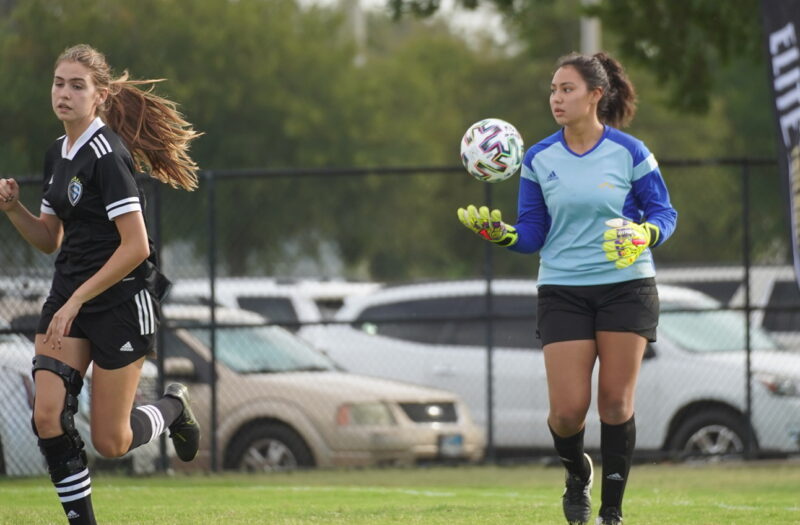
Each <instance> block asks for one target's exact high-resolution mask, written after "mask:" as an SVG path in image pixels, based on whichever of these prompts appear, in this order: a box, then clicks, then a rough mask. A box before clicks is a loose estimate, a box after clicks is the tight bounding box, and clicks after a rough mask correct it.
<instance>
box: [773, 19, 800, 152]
mask: <svg viewBox="0 0 800 525" xmlns="http://www.w3.org/2000/svg"><path fill="white" fill-rule="evenodd" d="M769 52H770V54H771V55H772V73H773V75H774V76H775V82H774V86H775V91H776V93H780V95H779V96H778V97H777V98H776V100H775V106H776V107H777V109H778V112H779V122H780V126H781V135H783V142H784V144H785V145H786V147H787V148H789V149H790V150H791V148H792V146H793V145H794V144H792V135H791V133H790V131H791V130H792V129H796V130H797V133H800V49H798V47H797V33H796V32H795V29H794V24H793V23H791V22H790V23H788V24H786V26H784V27H782V28H781V29H779V30H777V31H775V32H773V33H771V34H770V35H769ZM794 106H797V107H794ZM793 107H794V109H791V108H793Z"/></svg>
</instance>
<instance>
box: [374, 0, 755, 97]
mask: <svg viewBox="0 0 800 525" xmlns="http://www.w3.org/2000/svg"><path fill="white" fill-rule="evenodd" d="M484 2H485V3H490V4H492V5H494V6H495V7H497V8H498V10H499V11H500V12H502V13H504V14H505V15H506V16H507V17H508V19H509V21H510V22H511V23H512V24H515V25H516V26H517V27H520V28H522V29H523V31H520V32H519V35H520V38H521V39H522V40H525V41H527V42H528V43H529V44H530V45H529V49H532V50H535V49H538V48H539V46H538V45H537V44H539V43H541V41H542V38H541V37H542V32H541V31H536V29H540V28H541V27H542V24H541V21H542V19H543V18H545V19H550V20H551V21H553V22H555V23H556V24H557V27H560V28H561V29H562V31H558V32H548V33H546V35H547V36H548V37H549V38H551V39H553V38H554V39H556V40H561V42H562V43H563V42H564V41H567V42H569V43H574V40H570V38H569V37H568V36H567V35H568V34H569V31H568V29H569V28H570V27H575V26H577V23H578V17H576V16H574V15H577V14H581V15H584V16H596V17H598V18H599V19H600V21H601V22H602V26H603V29H604V30H607V31H610V32H612V33H614V34H615V35H616V36H617V37H618V38H619V47H618V50H619V51H620V53H621V55H622V56H623V58H625V59H627V60H629V61H634V62H637V63H639V64H641V65H642V66H643V67H645V68H646V69H647V70H649V71H650V72H651V73H653V74H654V75H655V76H656V78H658V80H659V81H660V82H664V83H666V84H668V85H669V86H670V93H671V103H672V104H673V105H674V106H675V107H678V108H681V109H688V110H706V109H708V107H709V104H710V99H711V97H712V95H713V91H714V89H715V88H716V87H718V83H717V82H718V81H719V79H718V78H717V72H718V71H719V70H720V68H722V67H723V66H726V65H728V64H730V63H732V62H733V61H735V60H737V59H740V58H742V57H746V58H747V59H748V60H749V61H750V62H751V63H753V64H758V63H760V62H762V61H763V55H762V51H761V47H762V43H761V26H760V21H761V14H760V11H759V5H760V4H759V2H758V0H726V1H724V2H719V1H716V0H681V1H678V2H676V1H674V0H648V1H647V2H641V1H639V0H599V1H598V2H597V3H594V4H583V3H581V2H575V1H568V2H554V1H553V0H523V1H516V2H515V1H512V0H484ZM387 3H388V5H389V7H390V9H391V11H392V13H393V14H394V16H395V17H396V18H400V17H402V16H404V15H406V14H413V15H416V16H421V17H427V16H430V15H432V14H433V13H435V12H436V11H438V9H439V2H438V1H437V0H387ZM457 3H458V4H460V5H461V6H462V7H464V8H465V9H474V8H475V7H477V6H478V5H479V4H480V3H481V1H480V0H458V2H457ZM554 9H555V10H559V11H562V12H563V11H564V10H567V9H568V10H569V11H570V12H571V13H572V15H573V16H572V17H570V18H565V17H558V18H557V19H555V20H553V19H552V17H551V14H552V12H553V10H554ZM564 29H567V30H566V31H565V30H564ZM551 42H552V40H551ZM566 48H567V47H566V46H565V47H562V51H561V52H563V49H566Z"/></svg>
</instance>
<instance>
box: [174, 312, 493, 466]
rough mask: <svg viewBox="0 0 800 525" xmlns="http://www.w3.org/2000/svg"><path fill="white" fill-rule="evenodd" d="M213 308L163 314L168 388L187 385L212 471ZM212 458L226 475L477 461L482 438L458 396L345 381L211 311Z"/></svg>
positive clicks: (291, 343)
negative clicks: (214, 403) (213, 406)
mask: <svg viewBox="0 0 800 525" xmlns="http://www.w3.org/2000/svg"><path fill="white" fill-rule="evenodd" d="M211 310H212V309H211V308H210V307H204V306H196V305H181V304H167V305H165V307H164V316H165V319H166V320H167V329H166V330H164V337H165V343H164V346H163V349H162V354H163V357H164V370H165V374H166V377H167V379H168V380H178V381H181V382H184V383H186V384H187V385H188V386H189V390H190V393H191V396H192V401H193V405H194V412H195V416H196V418H197V419H198V422H199V424H200V426H201V428H202V429H204V434H203V439H202V440H201V442H200V445H201V448H200V452H199V454H198V459H197V460H195V462H194V464H196V465H199V466H200V467H203V468H209V467H210V465H211V463H210V460H211V446H212V443H214V441H213V440H212V439H211V435H210V433H211V432H212V426H211V397H210V396H211V386H210V385H211V382H212V368H211V360H212V352H211V348H212V331H211V329H210V328H209V322H210V320H211V319H210V315H211ZM215 316H216V322H217V325H218V326H217V328H216V329H215V330H214V332H215V334H216V335H215V337H214V340H215V341H216V345H215V346H214V348H215V351H214V355H215V356H216V367H215V368H214V371H215V375H214V377H215V378H216V381H217V383H216V399H217V411H216V415H217V421H218V425H217V430H216V446H217V448H216V453H217V457H218V458H219V464H220V465H221V466H222V467H223V468H226V469H238V470H247V471H266V470H276V469H292V468H297V467H311V466H320V467H323V466H358V465H383V464H392V465H396V464H412V463H415V462H419V461H426V460H437V459H443V458H444V459H459V460H467V461H477V460H479V459H481V457H482V456H483V452H484V448H485V436H484V431H483V430H482V429H481V428H480V427H478V426H477V425H475V424H474V423H473V422H472V418H471V416H470V413H469V410H468V409H467V407H466V405H465V404H464V403H463V402H462V401H461V400H460V399H459V397H458V396H456V395H455V394H452V393H450V392H446V391H443V390H440V389H432V388H427V387H422V386H417V385H411V384H406V383H401V382H398V381H390V380H386V379H378V378H370V377H364V376H360V375H356V374H351V373H348V372H345V371H344V370H342V369H341V368H339V367H338V366H337V365H335V364H334V363H333V362H332V361H331V360H330V359H329V358H328V357H326V356H325V355H323V354H322V353H320V352H318V351H316V350H315V349H314V348H312V347H311V346H310V345H309V344H308V343H307V342H305V341H304V340H303V339H301V338H299V337H297V336H296V335H294V334H292V333H290V332H289V331H287V330H285V329H283V328H281V327H280V326H277V325H270V326H267V325H265V323H266V322H267V321H266V319H265V318H264V317H262V316H260V315H258V314H256V313H254V312H249V311H246V310H241V309H231V308H226V307H217V308H215Z"/></svg>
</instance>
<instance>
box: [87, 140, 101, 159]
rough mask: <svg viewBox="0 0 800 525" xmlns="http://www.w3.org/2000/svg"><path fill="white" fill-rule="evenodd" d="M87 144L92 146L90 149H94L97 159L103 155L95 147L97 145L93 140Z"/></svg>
mask: <svg viewBox="0 0 800 525" xmlns="http://www.w3.org/2000/svg"><path fill="white" fill-rule="evenodd" d="M89 146H91V147H92V149H93V150H94V154H95V155H97V158H98V159H99V158H100V157H102V156H103V154H102V153H100V151H99V150H98V149H97V146H95V145H94V141H92V142H90V143H89Z"/></svg>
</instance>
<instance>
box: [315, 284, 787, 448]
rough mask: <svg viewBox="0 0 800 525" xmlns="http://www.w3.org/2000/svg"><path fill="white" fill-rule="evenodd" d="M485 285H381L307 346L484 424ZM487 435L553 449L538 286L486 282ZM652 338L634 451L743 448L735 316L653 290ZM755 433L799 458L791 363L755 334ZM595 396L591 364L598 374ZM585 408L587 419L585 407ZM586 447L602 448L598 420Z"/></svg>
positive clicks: (351, 303) (508, 443)
mask: <svg viewBox="0 0 800 525" xmlns="http://www.w3.org/2000/svg"><path fill="white" fill-rule="evenodd" d="M486 286H487V285H486V282H485V281H480V280H473V281H456V282H434V283H425V284H412V285H401V286H393V287H386V288H384V289H381V290H378V291H376V292H374V293H372V294H369V295H365V296H361V297H353V298H350V299H347V300H346V301H345V305H344V306H343V307H342V309H341V310H340V311H339V313H338V314H337V315H336V320H337V321H339V322H340V324H335V325H331V326H329V327H328V329H327V330H326V331H325V333H324V334H322V333H320V334H318V335H319V338H318V339H316V340H315V341H314V342H315V343H316V344H317V345H318V346H320V347H321V348H322V349H324V351H325V352H326V353H327V354H328V355H330V356H331V357H332V358H333V359H334V360H336V361H337V362H339V363H341V364H342V365H343V366H345V367H346V368H348V369H350V370H352V371H354V372H357V373H362V374H367V375H371V376H374V377H383V378H391V379H396V380H402V381H409V382H414V383H417V384H421V385H428V386H432V387H437V388H444V389H447V390H450V391H453V392H455V393H457V394H459V395H460V396H461V397H462V398H463V399H464V400H465V402H466V403H467V405H468V406H469V407H470V409H471V411H472V414H473V416H474V417H475V420H476V422H478V424H481V425H487V423H488V421H487V403H486V399H487V361H488V359H487V350H486V342H487V335H486V334H487V329H486V327H487V321H486V315H487V300H486ZM492 293H493V295H492V301H491V304H492V307H493V310H492V311H493V312H494V314H495V315H496V316H500V317H501V318H499V319H495V320H494V322H493V326H494V331H493V334H494V335H493V343H494V350H493V352H492V367H493V368H492V369H493V375H492V377H493V379H494V380H493V386H492V390H493V399H494V403H493V422H494V425H493V437H494V444H495V445H496V446H497V447H500V448H545V449H549V448H550V447H551V443H552V438H551V436H550V434H549V432H548V430H547V425H546V424H545V421H546V417H547V412H548V396H547V384H546V377H545V368H544V360H543V355H542V352H541V348H540V344H541V343H540V341H539V340H538V339H537V338H536V335H535V326H536V306H537V305H536V298H537V289H536V283H535V282H534V281H531V280H495V281H493V282H492ZM659 293H660V297H661V305H662V315H661V321H660V325H659V330H658V342H656V343H653V344H650V345H648V348H647V352H646V355H645V359H644V363H643V365H642V369H641V374H640V379H639V384H638V390H637V395H636V420H637V448H638V449H640V450H646V449H649V450H653V451H671V452H672V453H674V454H702V455H707V454H739V453H741V452H742V451H743V450H744V448H745V443H746V435H747V423H746V419H745V416H744V414H745V406H746V405H745V403H746V389H745V385H746V382H745V352H744V351H743V348H745V345H744V334H745V331H744V324H745V323H744V316H743V314H742V313H741V312H737V311H720V310H718V309H719V308H720V306H721V305H720V303H719V302H718V301H716V300H715V299H713V298H711V297H709V296H708V295H705V294H703V293H701V292H698V291H695V290H691V289H688V288H682V287H675V286H669V285H660V286H659ZM751 341H752V347H753V348H754V349H755V352H754V353H753V354H752V371H753V380H752V383H751V384H752V400H753V404H752V429H753V431H754V436H755V439H756V443H755V445H756V447H758V448H759V449H761V450H764V451H781V452H785V453H787V452H798V451H800V355H798V354H796V353H793V352H785V351H781V350H779V349H778V347H777V346H776V345H775V344H774V342H773V341H772V340H771V339H770V337H769V336H768V335H767V334H766V333H765V332H764V331H763V330H761V329H760V328H758V327H753V330H752V332H751ZM594 381H595V388H596V381H597V367H596V368H595V376H594ZM591 411H592V412H594V413H596V408H595V406H594V402H593V405H592V408H591ZM587 427H588V431H587V433H586V443H587V446H589V447H592V448H596V447H599V445H600V443H599V439H600V431H599V422H598V418H597V417H594V416H591V417H589V419H588V421H587Z"/></svg>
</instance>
